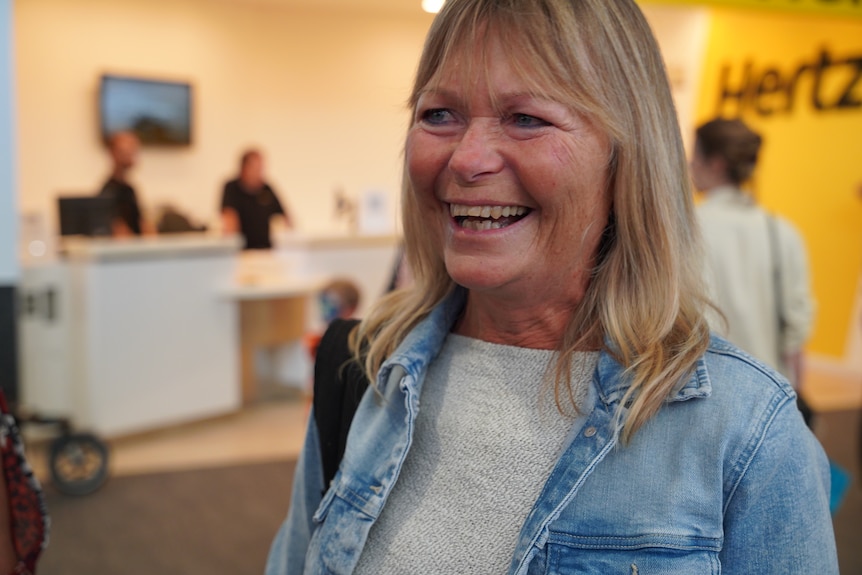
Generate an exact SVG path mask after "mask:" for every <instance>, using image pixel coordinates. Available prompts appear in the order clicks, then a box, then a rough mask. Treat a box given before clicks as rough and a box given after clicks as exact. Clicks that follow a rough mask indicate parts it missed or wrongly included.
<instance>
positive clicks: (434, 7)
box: [422, 0, 446, 14]
mask: <svg viewBox="0 0 862 575" xmlns="http://www.w3.org/2000/svg"><path fill="white" fill-rule="evenodd" d="M445 3H446V0H422V9H423V10H425V11H426V12H430V13H431V14H436V13H437V12H439V11H440V8H442V7H443V4H445Z"/></svg>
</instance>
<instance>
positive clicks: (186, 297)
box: [20, 234, 240, 437]
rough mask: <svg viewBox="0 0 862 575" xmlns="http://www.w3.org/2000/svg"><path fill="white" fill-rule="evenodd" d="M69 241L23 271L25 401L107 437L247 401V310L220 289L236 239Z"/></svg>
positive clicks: (230, 269) (230, 271)
mask: <svg viewBox="0 0 862 575" xmlns="http://www.w3.org/2000/svg"><path fill="white" fill-rule="evenodd" d="M65 247H66V250H65V251H66V257H64V258H62V259H60V260H58V261H56V262H55V263H53V264H47V265H25V266H24V268H23V273H22V281H21V286H20V287H21V293H22V296H23V299H24V301H25V302H26V301H33V302H35V303H34V305H33V306H32V308H33V309H32V313H25V314H24V316H23V317H22V321H21V322H20V331H21V341H22V362H21V364H22V366H21V367H22V378H21V381H22V386H21V395H22V400H23V403H24V406H26V407H27V408H29V409H32V410H34V411H37V412H39V413H41V414H44V415H58V416H65V417H69V418H70V419H71V421H72V424H73V425H74V426H75V427H76V428H81V429H89V430H92V431H94V432H96V433H99V434H101V435H103V436H105V437H111V436H116V435H122V434H128V433H134V432H138V431H145V430H149V429H154V428H158V427H163V426H166V425H171V424H175V423H181V422H185V421H190V420H194V419H200V418H204V417H209V416H214V415H218V414H221V413H226V412H230V411H233V410H236V409H237V408H238V407H239V406H240V390H239V387H238V386H237V374H238V372H239V362H238V358H237V353H236V339H237V336H236V333H237V331H238V329H239V328H238V315H239V314H238V310H237V309H236V305H235V304H234V303H233V302H231V301H227V300H225V299H224V298H223V297H220V296H219V294H218V293H217V290H216V286H219V285H225V284H226V283H228V282H230V281H231V280H232V279H233V277H234V274H235V267H236V257H235V254H236V252H237V250H238V249H239V243H238V241H237V240H236V239H233V238H230V239H225V238H215V237H208V236H203V235H197V234H196V235H189V236H161V237H157V238H140V239H130V240H124V241H111V240H96V239H94V240H73V241H70V242H66V245H65ZM50 293H53V294H54V295H53V298H51V297H49V296H48V294H50ZM49 299H53V304H54V309H53V313H52V314H50V315H51V317H49V314H48V313H47V309H46V308H47V306H46V305H43V304H44V302H47V301H48V300H49Z"/></svg>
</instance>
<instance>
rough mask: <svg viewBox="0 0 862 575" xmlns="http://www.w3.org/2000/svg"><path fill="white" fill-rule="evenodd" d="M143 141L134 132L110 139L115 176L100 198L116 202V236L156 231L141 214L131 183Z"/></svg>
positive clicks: (112, 171)
mask: <svg viewBox="0 0 862 575" xmlns="http://www.w3.org/2000/svg"><path fill="white" fill-rule="evenodd" d="M139 148H140V141H139V140H138V137H137V136H136V135H135V134H134V132H126V131H123V132H115V133H113V134H111V136H110V137H109V138H108V153H109V154H110V156H111V175H110V176H109V177H108V181H107V182H105V184H104V185H103V186H102V189H101V190H100V191H99V196H102V197H107V198H111V199H112V200H113V201H114V209H115V210H116V212H115V217H114V221H113V225H112V233H113V235H114V236H117V237H125V236H132V235H136V236H139V235H141V234H142V233H151V232H152V229H151V227H150V226H149V225H148V223H147V222H146V221H145V219H144V217H143V215H142V214H141V208H140V206H139V205H138V198H137V195H136V194H135V188H133V187H132V185H131V184H130V183H129V181H128V175H129V171H131V169H132V168H133V167H135V164H136V163H137V159H138V149H139Z"/></svg>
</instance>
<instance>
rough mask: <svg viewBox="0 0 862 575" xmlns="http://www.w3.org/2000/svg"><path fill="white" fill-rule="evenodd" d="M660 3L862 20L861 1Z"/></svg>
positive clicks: (678, 0)
mask: <svg viewBox="0 0 862 575" xmlns="http://www.w3.org/2000/svg"><path fill="white" fill-rule="evenodd" d="M660 2H661V3H663V4H689V5H697V6H725V7H729V8H758V9H765V10H789V11H794V12H816V13H820V14H824V15H829V16H858V17H860V18H862V0H660Z"/></svg>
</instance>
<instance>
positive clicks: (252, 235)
mask: <svg viewBox="0 0 862 575" xmlns="http://www.w3.org/2000/svg"><path fill="white" fill-rule="evenodd" d="M221 214H222V230H223V231H224V233H226V234H235V233H241V234H242V235H243V237H244V238H245V249H247V250H256V249H257V250H259V249H269V248H271V247H272V239H271V238H270V224H271V222H272V218H273V217H276V218H279V219H282V220H283V222H284V224H285V225H287V227H292V223H291V220H290V215H289V213H288V211H287V210H285V209H284V207H282V205H281V202H279V201H278V197H277V196H276V195H275V191H274V190H273V189H272V188H271V187H270V185H269V184H267V183H266V182H265V181H264V179H263V155H262V154H261V153H260V151H259V150H254V149H252V150H248V151H246V152H245V153H244V154H243V155H242V158H241V160H240V169H239V177H237V178H236V179H233V180H231V181H229V182H227V183H226V184H225V186H224V192H223V193H222V200H221Z"/></svg>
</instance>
